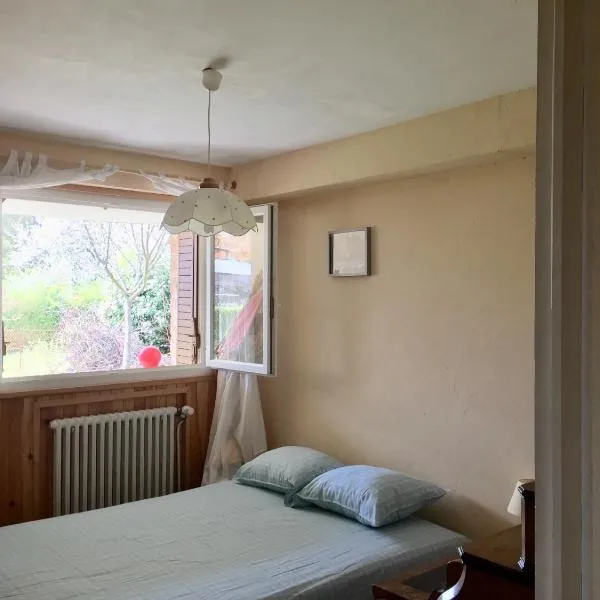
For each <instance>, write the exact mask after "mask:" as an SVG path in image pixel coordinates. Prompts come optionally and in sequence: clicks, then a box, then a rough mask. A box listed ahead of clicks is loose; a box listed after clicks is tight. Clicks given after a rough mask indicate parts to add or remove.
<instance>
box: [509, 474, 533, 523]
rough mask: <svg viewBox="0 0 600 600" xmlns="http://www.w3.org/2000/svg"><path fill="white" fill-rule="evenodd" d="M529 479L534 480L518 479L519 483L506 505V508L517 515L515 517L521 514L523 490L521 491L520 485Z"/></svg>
mask: <svg viewBox="0 0 600 600" xmlns="http://www.w3.org/2000/svg"><path fill="white" fill-rule="evenodd" d="M529 481H532V480H531V479H519V481H517V485H515V489H514V491H513V495H512V496H511V498H510V502H509V503H508V506H507V507H506V510H507V511H508V512H509V513H510V514H511V515H515V517H520V516H521V502H522V496H521V492H520V491H519V487H520V486H522V485H523V484H525V483H528V482H529Z"/></svg>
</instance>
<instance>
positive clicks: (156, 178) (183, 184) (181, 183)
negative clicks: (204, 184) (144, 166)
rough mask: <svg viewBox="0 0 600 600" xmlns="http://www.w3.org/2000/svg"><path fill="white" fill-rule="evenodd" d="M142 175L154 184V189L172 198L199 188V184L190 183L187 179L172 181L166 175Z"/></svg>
mask: <svg viewBox="0 0 600 600" xmlns="http://www.w3.org/2000/svg"><path fill="white" fill-rule="evenodd" d="M140 173H141V174H142V175H143V176H144V177H145V178H146V179H147V180H148V181H151V182H152V185H153V186H154V189H155V190H156V191H158V192H161V193H162V194H170V195H171V196H179V195H180V194H183V193H184V192H189V191H190V190H195V189H197V187H198V184H197V183H193V182H191V181H188V180H187V179H171V178H170V177H165V175H148V173H144V172H143V171H140Z"/></svg>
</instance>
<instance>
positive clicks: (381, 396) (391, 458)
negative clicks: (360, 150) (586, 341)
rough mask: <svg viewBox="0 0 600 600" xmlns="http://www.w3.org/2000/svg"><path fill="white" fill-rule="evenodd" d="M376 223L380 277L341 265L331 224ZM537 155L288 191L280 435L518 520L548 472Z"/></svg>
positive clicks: (441, 512)
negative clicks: (537, 280)
mask: <svg viewBox="0 0 600 600" xmlns="http://www.w3.org/2000/svg"><path fill="white" fill-rule="evenodd" d="M363 225H372V226H373V227H374V232H373V233H374V235H373V259H374V274H373V275H372V276H371V277H368V278H357V279H335V278H330V277H329V276H328V275H327V232H328V230H331V229H336V228H344V227H353V226H363ZM533 227H534V160H533V158H532V157H528V158H519V159H512V160H509V161H505V162H502V163H500V164H497V165H486V166H482V167H469V168H464V169H458V170H454V171H449V172H445V173H438V174H434V175H429V176H426V177H420V178H415V179H408V180H406V179H405V180H396V181H391V182H386V183H379V184H372V185H369V186H365V187H362V188H358V187H356V188H353V189H350V190H344V191H335V192H332V191H330V192H327V193H324V194H322V195H319V196H313V197H304V198H299V199H295V200H287V201H285V202H283V203H281V205H280V212H279V255H278V258H279V265H278V272H279V302H280V308H279V350H278V369H279V372H278V376H277V377H276V378H273V379H263V380H262V383H261V385H262V394H263V403H264V411H265V420H266V424H267V432H268V436H269V442H270V445H271V446H278V445H283V444H304V445H309V446H313V447H316V448H319V449H322V450H324V451H327V452H330V453H331V454H333V455H336V456H338V457H339V458H341V459H342V460H344V461H348V462H365V463H370V464H375V465H381V466H387V467H392V468H396V469H400V470H402V471H405V472H407V473H410V474H414V475H416V476H420V477H424V478H428V479H430V480H432V481H435V482H437V483H438V484H440V485H442V486H444V487H446V488H449V489H450V490H451V491H450V494H449V495H448V497H447V499H445V500H443V501H442V502H441V503H440V504H439V505H438V506H437V508H436V509H433V510H432V511H431V513H430V517H431V518H432V519H434V520H437V521H438V522H440V523H443V524H445V525H447V526H449V527H453V528H455V529H457V530H460V531H463V532H465V533H467V534H468V535H471V536H476V535H483V534H485V533H487V532H491V531H492V530H495V529H498V528H500V527H502V526H503V525H505V524H506V522H507V520H508V515H507V513H506V512H505V508H506V505H507V503H508V500H509V497H510V494H511V492H512V486H513V485H514V482H515V481H516V480H517V479H518V478H520V477H526V476H529V475H532V473H533V460H534V457H533V445H534V438H533V434H534V431H533V428H534V402H533Z"/></svg>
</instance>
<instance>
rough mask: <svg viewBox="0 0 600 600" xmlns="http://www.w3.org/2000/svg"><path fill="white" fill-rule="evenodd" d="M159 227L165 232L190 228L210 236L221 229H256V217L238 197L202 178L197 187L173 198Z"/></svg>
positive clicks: (233, 232) (236, 231)
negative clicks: (202, 180)
mask: <svg viewBox="0 0 600 600" xmlns="http://www.w3.org/2000/svg"><path fill="white" fill-rule="evenodd" d="M209 186H210V187H209ZM162 226H163V227H164V228H165V229H166V230H167V231H168V232H169V233H182V232H184V231H192V232H193V233H197V234H198V235H201V236H204V237H210V236H212V235H216V234H217V233H220V232H221V231H224V232H226V233H229V234H231V235H236V236H240V235H244V234H245V233H248V232H249V231H250V230H251V229H256V219H255V218H254V215H253V214H252V211H251V210H250V208H249V207H248V205H247V204H246V203H245V202H244V201H243V200H241V199H240V198H238V196H236V195H235V194H232V193H231V192H229V191H227V190H222V189H219V188H218V187H216V185H215V187H212V184H211V183H210V182H207V180H205V181H204V182H203V183H202V184H201V186H200V188H198V189H196V190H190V191H188V192H184V193H183V194H181V196H179V197H178V198H176V199H175V201H174V202H173V203H172V204H171V206H169V209H168V210H167V212H166V213H165V216H164V218H163V221H162Z"/></svg>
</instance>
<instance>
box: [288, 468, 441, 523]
mask: <svg viewBox="0 0 600 600" xmlns="http://www.w3.org/2000/svg"><path fill="white" fill-rule="evenodd" d="M445 493H446V492H445V490H443V489H442V488H439V487H438V486H437V485H434V484H433V483H428V482H427V481H421V480H420V479H414V478H413V477H409V476H408V475H403V474H402V473H398V472H397V471H391V470H390V469H381V468H378V467H369V466H366V465H354V466H351V467H341V468H339V469H335V470H334V471H328V472H327V473H324V474H323V475H319V477H317V478H316V479H313V481H311V482H310V483H309V484H308V485H307V486H306V487H305V488H304V489H302V490H300V492H298V494H297V496H298V498H299V499H300V500H301V501H304V502H309V503H310V504H314V505H315V506H319V507H320V508H324V509H325V510H330V511H332V512H336V513H340V514H342V515H345V516H347V517H350V518H351V519H355V520H356V521H358V522H359V523H363V524H364V525H369V526H370V527H382V526H383V525H388V524H390V523H394V522H396V521H400V520H402V519H405V518H406V517H408V516H410V515H412V514H413V513H414V512H416V511H418V510H419V509H420V508H423V507H424V506H427V505H428V504H431V503H432V502H434V501H435V500H438V499H439V498H441V497H442V496H444V494H445Z"/></svg>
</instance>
